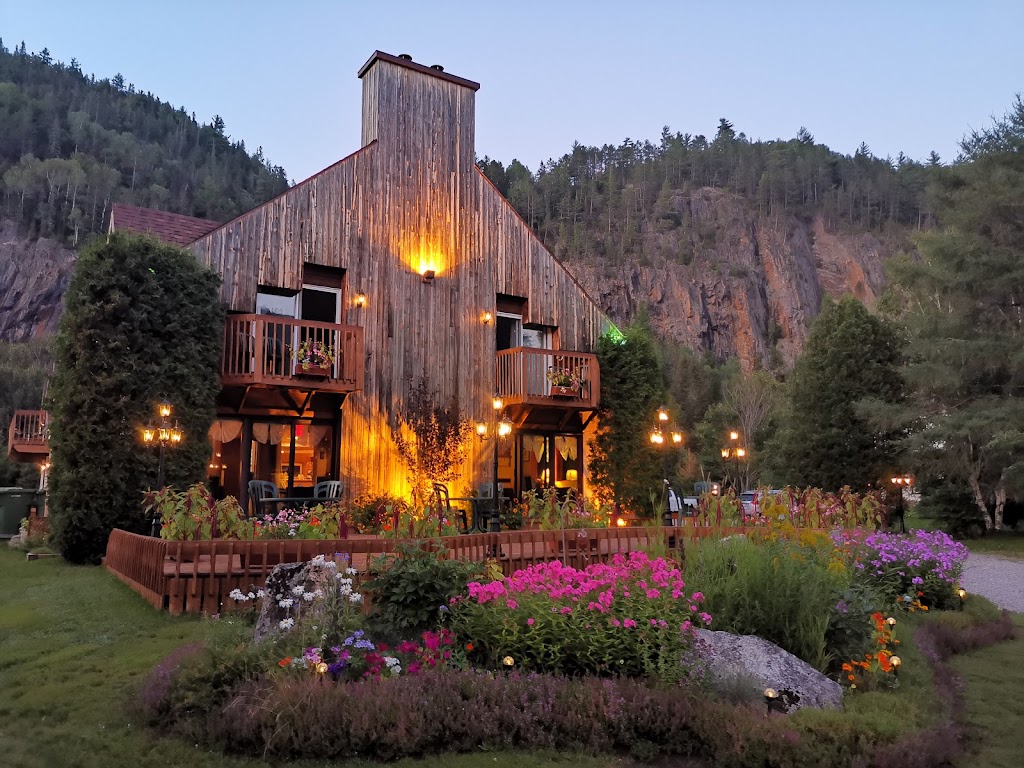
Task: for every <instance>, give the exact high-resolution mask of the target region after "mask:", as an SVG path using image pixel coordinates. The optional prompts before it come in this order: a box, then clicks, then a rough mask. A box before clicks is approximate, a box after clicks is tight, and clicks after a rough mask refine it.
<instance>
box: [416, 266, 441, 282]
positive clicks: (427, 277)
mask: <svg viewBox="0 0 1024 768" xmlns="http://www.w3.org/2000/svg"><path fill="white" fill-rule="evenodd" d="M435 274H437V273H436V272H435V271H434V270H432V269H424V270H423V271H422V272H420V275H421V276H422V277H423V282H424V283H432V282H434V275H435Z"/></svg>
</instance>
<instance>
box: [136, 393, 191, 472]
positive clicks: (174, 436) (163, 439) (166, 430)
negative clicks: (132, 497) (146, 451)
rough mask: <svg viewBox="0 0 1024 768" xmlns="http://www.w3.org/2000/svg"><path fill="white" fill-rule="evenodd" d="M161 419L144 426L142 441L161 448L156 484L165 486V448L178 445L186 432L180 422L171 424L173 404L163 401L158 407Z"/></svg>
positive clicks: (157, 410)
mask: <svg viewBox="0 0 1024 768" xmlns="http://www.w3.org/2000/svg"><path fill="white" fill-rule="evenodd" d="M156 412H157V415H158V416H159V417H160V421H159V422H158V423H157V424H155V425H154V424H150V425H149V426H146V427H143V428H142V442H144V443H145V444H146V445H156V446H157V447H158V449H159V459H158V460H157V470H156V485H157V488H163V487H164V449H165V448H166V447H167V446H172V447H174V446H178V445H180V444H181V441H182V439H183V438H184V437H185V433H184V432H182V430H181V427H180V426H178V422H177V421H175V422H174V424H171V404H170V403H167V402H162V403H160V404H159V405H157V407H156Z"/></svg>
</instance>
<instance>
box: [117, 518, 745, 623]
mask: <svg viewBox="0 0 1024 768" xmlns="http://www.w3.org/2000/svg"><path fill="white" fill-rule="evenodd" d="M759 532H763V529H750V528H701V527H685V526H684V527H681V528H674V527H673V528H641V527H628V528H598V529H586V530H566V531H536V530H529V531H503V532H501V533H476V534H470V535H463V536H447V537H444V538H442V539H434V541H440V542H441V544H443V546H444V547H445V548H446V550H447V553H448V557H449V558H452V559H459V560H467V561H473V562H483V561H485V560H490V559H493V560H496V561H497V562H498V563H499V564H500V565H501V569H502V572H503V573H504V574H505V575H506V576H507V575H510V574H511V573H513V572H515V571H517V570H519V569H521V568H526V567H527V566H530V565H533V564H535V563H540V562H546V561H550V560H561V561H563V562H564V563H565V564H566V565H571V566H573V567H575V568H584V567H586V566H587V565H590V564H592V563H600V562H609V561H610V560H611V559H612V557H613V556H614V555H616V554H624V553H627V552H631V551H635V550H642V549H645V550H650V549H652V548H657V547H666V548H669V549H677V548H679V547H681V546H683V545H684V544H685V543H687V542H694V541H697V540H699V539H703V538H708V537H721V536H727V535H735V534H741V533H742V534H751V533H755V534H756V533H759ZM397 543H398V542H396V540H395V539H385V538H378V537H366V538H351V539H334V540H316V539H303V540H295V539H268V540H263V541H237V540H228V539H218V540H215V541H164V540H163V539H156V538H153V537H150V536H140V535H139V534H136V533H129V532H127V531H122V530H120V529H118V530H115V531H114V532H113V533H112V534H111V535H110V540H109V541H108V542H107V554H106V557H105V558H104V565H105V566H106V568H107V570H109V571H111V572H112V573H113V574H115V575H116V576H117V577H118V578H119V579H120V580H121V581H123V582H124V583H125V584H127V585H128V586H129V587H131V588H132V589H134V590H135V591H136V592H138V593H139V594H140V595H142V596H143V597H144V598H145V599H146V600H147V601H148V602H149V603H150V604H152V605H153V606H155V607H156V608H160V609H164V608H166V609H167V610H169V611H170V612H171V613H172V614H174V615H180V614H183V613H206V614H214V613H221V612H222V611H230V610H232V609H233V608H234V601H233V600H231V598H229V597H228V595H229V594H230V593H231V592H232V590H235V589H240V590H242V591H243V592H248V591H250V590H252V589H255V588H256V587H261V586H263V585H264V584H265V583H266V580H267V576H269V575H270V572H271V571H273V569H274V566H276V565H279V564H281V563H295V562H305V561H308V560H312V559H313V558H314V557H316V556H317V555H324V556H326V557H328V558H347V560H348V562H349V563H351V565H352V567H354V568H356V569H357V570H358V571H360V573H365V571H366V570H367V568H368V566H369V564H370V560H371V559H372V558H374V557H377V556H380V555H383V554H387V553H390V552H394V551H395V548H396V544H397ZM427 546H430V545H429V544H428V545H427Z"/></svg>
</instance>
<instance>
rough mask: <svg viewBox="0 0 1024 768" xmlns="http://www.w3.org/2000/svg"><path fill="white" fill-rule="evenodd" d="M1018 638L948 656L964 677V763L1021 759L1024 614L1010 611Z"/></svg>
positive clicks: (1005, 764) (970, 766) (981, 765)
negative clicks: (968, 750) (968, 746)
mask: <svg viewBox="0 0 1024 768" xmlns="http://www.w3.org/2000/svg"><path fill="white" fill-rule="evenodd" d="M1014 622H1015V623H1016V625H1017V628H1018V629H1017V639H1016V640H1013V641H1012V642H1008V643H1000V644H998V645H994V646H992V647H991V648H984V649H982V650H980V651H977V652H975V653H972V654H969V655H966V656H960V657H957V658H955V659H953V660H952V661H951V664H952V666H953V668H954V669H955V670H956V671H957V672H959V673H960V674H961V675H963V677H964V680H965V681H966V683H967V717H968V722H969V726H970V730H971V736H972V747H973V748H972V754H970V755H968V756H966V757H965V758H964V759H963V760H961V765H962V766H963V768H1020V766H1022V765H1024V664H1021V661H1022V660H1024V615H1021V614H1017V615H1016V616H1015V617H1014Z"/></svg>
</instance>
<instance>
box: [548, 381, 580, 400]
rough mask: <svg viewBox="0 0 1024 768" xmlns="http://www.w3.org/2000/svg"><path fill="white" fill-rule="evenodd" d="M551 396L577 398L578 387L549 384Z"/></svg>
mask: <svg viewBox="0 0 1024 768" xmlns="http://www.w3.org/2000/svg"><path fill="white" fill-rule="evenodd" d="M551 396H552V397H568V398H572V399H574V400H575V399H578V398H579V397H580V388H579V387H572V386H562V385H558V384H552V385H551Z"/></svg>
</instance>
